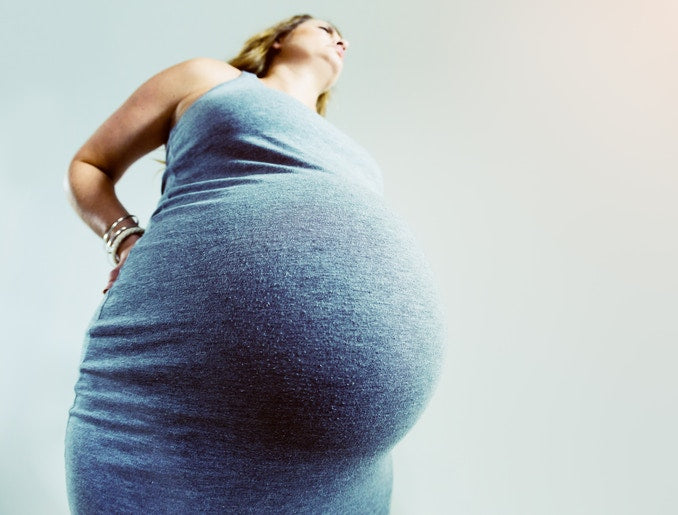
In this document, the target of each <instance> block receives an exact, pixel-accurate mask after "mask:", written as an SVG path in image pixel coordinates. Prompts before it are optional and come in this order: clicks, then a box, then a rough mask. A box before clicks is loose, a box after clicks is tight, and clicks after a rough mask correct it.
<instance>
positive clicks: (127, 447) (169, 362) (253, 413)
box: [66, 72, 443, 514]
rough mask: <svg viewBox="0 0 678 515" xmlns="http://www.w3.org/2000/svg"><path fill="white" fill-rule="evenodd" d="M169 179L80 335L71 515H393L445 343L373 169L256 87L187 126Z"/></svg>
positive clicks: (281, 98)
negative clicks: (398, 479) (400, 475)
mask: <svg viewBox="0 0 678 515" xmlns="http://www.w3.org/2000/svg"><path fill="white" fill-rule="evenodd" d="M166 161H167V167H166V170H165V173H164V175H163V181H162V184H163V193H162V197H161V199H160V201H159V204H158V207H157V209H156V210H155V212H154V213H153V215H152V217H151V220H150V222H149V224H148V226H147V230H146V233H145V234H144V236H143V237H142V238H141V239H140V240H139V241H138V243H137V244H136V245H135V246H134V247H133V248H132V251H131V252H130V254H129V257H128V259H127V261H126V262H125V264H124V266H123V267H122V269H121V271H120V275H119V277H118V279H117V281H116V282H115V283H114V284H113V287H112V288H111V289H110V290H109V292H108V293H107V294H106V295H105V297H104V299H103V301H102V303H101V305H100V306H99V308H98V310H97V312H96V313H95V315H94V317H93V319H92V321H91V324H90V327H89V328H88V331H87V334H86V338H85V342H84V347H83V354H82V362H81V366H80V376H79V379H78V382H77V384H76V387H75V394H76V395H75V400H74V404H73V406H72V408H71V410H70V416H69V422H68V428H67V434H66V468H67V486H68V495H69V502H70V505H71V510H72V511H73V512H74V513H337V514H339V513H341V514H346V513H351V514H359V513H388V511H389V505H390V496H391V484H392V468H391V457H390V450H391V449H392V448H393V446H394V445H395V444H396V443H397V442H398V441H399V440H400V439H401V438H402V437H403V436H404V435H405V434H406V433H407V432H408V431H409V429H410V428H411V427H412V426H413V424H414V423H415V421H416V419H417V418H418V417H419V415H420V414H421V412H422V411H423V409H424V407H425V405H426V403H427V401H428V399H429V398H430V396H431V394H432V391H433V388H434V386H435V382H436V378H437V375H438V371H439V367H440V361H441V354H442V342H443V324H442V317H441V313H440V308H439V304H438V301H437V296H436V291H435V287H434V282H433V278H432V276H431V273H430V270H429V267H428V265H427V263H426V261H425V259H424V257H423V255H422V253H421V251H420V250H419V248H418V246H417V244H416V242H415V241H414V239H413V237H412V234H411V232H410V231H409V230H408V229H407V227H406V225H405V224H404V223H403V221H402V220H401V219H400V218H398V217H397V216H396V215H395V214H394V213H393V211H392V210H391V209H390V208H389V207H388V206H387V205H386V203H385V202H384V200H383V199H382V183H381V175H380V171H379V169H378V167H377V165H376V164H375V162H374V161H373V159H372V158H371V157H370V156H369V155H368V154H367V152H366V151H365V150H364V149H362V148H361V147H360V146H359V145H358V144H356V143H355V142H354V141H352V140H351V139H350V138H348V137H347V136H346V135H344V134H343V133H342V132H341V131H339V130H338V129H337V128H335V127H334V126H333V125H332V124H330V123H329V122H328V121H327V120H325V119H324V118H323V117H321V116H319V115H318V114H316V113H314V112H313V111H312V110H310V109H309V108H307V107H306V106H305V105H303V104H302V103H301V102H299V101H297V100H296V99H294V98H292V97H290V96H288V95H287V94H285V93H282V92H280V91H276V90H273V89H270V88H268V87H267V86H265V85H264V84H263V83H262V82H260V81H259V79H258V78H257V77H256V76H255V75H252V74H250V73H247V72H244V73H242V75H240V76H239V77H238V78H236V79H234V80H231V81H228V82H226V83H223V84H220V85H218V86H216V87H214V88H212V89H211V90H210V91H208V92H207V93H205V94H204V95H202V96H201V97H200V98H199V99H198V100H197V101H196V102H194V103H193V104H192V105H191V106H190V107H189V108H188V110H187V111H186V112H185V113H184V114H183V116H182V117H181V118H180V120H179V121H178V123H177V125H176V126H175V127H174V128H173V129H172V131H171V133H170V136H169V139H168V143H167V158H166Z"/></svg>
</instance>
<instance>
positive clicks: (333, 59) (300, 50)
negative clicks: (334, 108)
mask: <svg viewBox="0 0 678 515" xmlns="http://www.w3.org/2000/svg"><path fill="white" fill-rule="evenodd" d="M273 46H274V48H277V49H278V50H279V57H280V58H283V59H290V60H292V59H308V58H309V57H313V58H317V59H319V61H320V62H324V63H328V64H329V65H330V68H331V70H332V71H333V73H334V74H335V75H336V76H337V77H338V76H339V73H340V72H341V69H342V67H343V64H344V54H345V52H346V49H347V48H348V42H347V41H346V40H345V39H343V38H342V37H341V35H340V34H339V31H337V29H336V28H335V27H334V26H333V25H332V24H331V23H328V22H326V21H323V20H317V19H311V20H306V21H305V22H303V23H301V24H299V25H298V26H297V27H296V28H295V29H294V30H293V31H292V32H290V33H289V34H288V35H287V36H285V37H284V38H283V39H282V41H278V42H276V43H274V45H273Z"/></svg>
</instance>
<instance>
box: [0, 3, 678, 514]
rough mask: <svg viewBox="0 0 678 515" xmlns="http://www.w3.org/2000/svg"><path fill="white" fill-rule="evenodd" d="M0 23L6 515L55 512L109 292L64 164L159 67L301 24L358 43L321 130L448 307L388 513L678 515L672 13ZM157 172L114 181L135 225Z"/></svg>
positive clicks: (77, 17)
mask: <svg viewBox="0 0 678 515" xmlns="http://www.w3.org/2000/svg"><path fill="white" fill-rule="evenodd" d="M1 5H2V7H1V12H0V40H1V44H0V69H1V70H2V79H1V81H0V102H1V104H0V172H1V174H0V206H1V207H2V216H0V259H1V262H0V291H1V295H2V297H1V299H0V316H1V317H2V318H1V322H2V337H1V338H2V356H1V359H0V395H1V398H0V400H1V402H2V405H1V412H0V413H1V419H0V420H1V425H0V512H1V513H3V514H4V513H8V514H23V513H36V514H37V513H50V514H61V513H67V510H68V508H67V504H66V497H65V486H64V472H63V436H64V429H65V424H66V416H67V411H68V409H69V407H70V404H71V402H72V398H73V385H74V383H75V380H76V377H77V367H78V363H79V358H80V350H81V344H82V338H83V335H84V331H85V328H86V325H87V322H88V320H89V318H90V317H91V315H92V313H93V311H94V309H95V307H96V306H97V304H98V302H99V301H100V299H101V288H102V287H103V286H104V284H105V282H106V277H107V274H108V264H107V261H106V259H105V257H104V253H103V252H102V248H101V245H100V242H99V241H98V240H97V238H96V237H95V236H94V235H93V234H92V233H90V232H89V230H88V229H87V228H86V227H85V225H84V224H82V222H80V221H79V219H77V217H76V216H75V214H74V213H73V212H72V211H71V209H70V207H69V206H68V204H67V202H66V199H65V196H64V194H63V190H62V179H63V176H64V173H65V171H66V169H67V167H68V163H69V161H70V159H71V157H72V155H73V154H74V153H75V151H76V150H77V149H78V148H79V146H80V145H81V144H82V143H83V142H84V141H85V139H86V138H87V137H88V136H89V135H90V134H91V132H93V131H94V130H95V129H96V127H97V126H98V125H99V124H100V123H101V122H103V120H104V119H105V118H106V117H107V116H108V115H109V114H110V113H111V112H112V111H113V110H114V109H115V108H116V107H117V106H118V105H120V104H121V103H122V102H123V101H124V99H125V98H126V97H127V96H128V95H129V94H130V93H131V92H132V91H133V90H134V89H135V88H136V87H137V86H138V85H139V84H141V83H142V82H143V81H144V80H146V79H147V78H148V77H149V76H151V75H152V74H154V73H156V72H157V71H160V70H162V69H164V68H166V67H168V66H170V65H172V64H174V63H176V62H179V61H182V60H184V59H188V58H191V57H196V56H209V57H215V58H224V59H225V58H228V57H231V56H232V55H234V54H235V53H236V52H237V50H238V49H239V47H240V45H241V44H242V42H243V41H244V40H245V39H246V38H247V37H248V36H249V35H251V34H253V33H255V32H257V31H258V30H260V29H262V28H264V27H266V26H268V25H270V24H272V23H274V22H276V21H278V20H279V19H281V18H285V17H287V16H289V15H291V14H296V13H301V12H307V11H308V12H311V13H312V14H314V15H315V16H318V17H321V18H325V19H329V20H330V21H332V22H334V23H335V24H336V25H338V26H339V28H340V29H341V30H342V31H343V32H344V34H345V36H346V37H347V38H348V39H349V40H350V41H351V43H352V47H351V48H350V50H349V53H348V54H347V63H346V66H345V70H344V75H343V77H342V79H341V80H340V82H339V84H338V87H337V90H336V95H335V98H334V102H333V103H332V104H331V105H330V110H329V114H328V117H329V119H330V121H332V122H333V123H335V124H336V125H338V126H339V127H341V128H342V129H344V130H345V131H346V132H348V133H349V134H350V135H351V136H353V137H354V138H355V139H357V140H358V141H359V142H361V143H362V144H363V145H364V146H365V147H367V148H368V149H369V150H370V152H372V154H373V155H374V156H375V157H376V159H377V160H378V161H379V163H380V164H381V166H382V168H383V171H384V174H385V177H386V192H387V196H388V198H389V199H390V201H391V202H392V204H393V205H394V206H395V207H396V209H398V210H399V211H400V212H401V214H402V215H403V216H405V218H406V219H407V220H408V221H409V222H410V223H411V225H412V227H413V229H414V231H415V233H416V234H417V236H418V238H419V241H420V242H421V245H422V247H423V248H424V250H425V251H426V253H427V254H428V255H429V257H430V260H431V262H432V264H433V267H434V269H435V271H436V273H437V274H438V277H439V280H440V286H441V291H442V292H443V297H444V301H445V305H446V311H447V317H448V325H449V338H448V342H447V359H446V362H445V367H444V373H443V376H442V378H441V380H440V385H439V388H438V390H437V392H436V395H435V397H434V398H433V400H432V402H431V404H430V405H429V408H428V410H427V411H426V413H425V415H424V416H423V417H422V418H421V420H420V422H419V424H418V425H417V426H416V427H415V429H414V430H413V431H412V432H411V433H410V434H409V435H408V436H407V437H406V438H405V440H403V442H402V443H401V444H400V445H399V447H398V448H397V450H396V452H395V467H396V470H395V484H394V495H393V513H394V514H438V513H440V514H453V515H461V514H469V515H481V514H483V515H484V514H498V515H513V514H515V515H531V514H534V515H537V514H539V515H541V514H568V515H569V514H595V515H600V514H610V515H624V514H653V515H659V514H666V515H668V514H673V513H677V512H678V488H676V484H677V483H678V470H677V468H678V467H677V465H676V463H677V462H678V445H677V443H676V434H678V417H677V416H676V401H677V400H678V399H677V398H676V397H677V392H678V388H677V386H678V384H677V383H678V380H677V379H676V362H677V360H676V358H678V351H677V350H676V343H677V342H678V322H677V319H678V316H677V313H678V273H677V272H676V263H678V243H677V241H676V227H677V225H678V207H677V198H678V178H677V177H676V172H677V171H678V166H677V165H678V150H677V149H678V145H676V138H677V136H678V102H677V99H676V98H677V93H678V73H677V71H676V70H677V69H678V67H677V66H676V65H677V59H678V44H677V38H678V36H676V26H678V4H677V3H676V2H675V1H674V0H635V1H629V0H553V1H544V0H505V1H500V0H456V1H455V0H452V1H442V0H440V1H435V0H418V1H416V2H414V1H402V0H395V1H372V2H367V1H360V0H344V1H342V2H326V1H313V2H311V1H305V2H304V1H288V2H278V1H273V0H270V1H267V0H249V1H247V2H225V1H208V0H194V1H191V2H176V1H171V0H163V1H159V0H157V1H134V2H132V1H123V0H118V1H104V0H102V1H97V2H91V1H84V0H83V1H70V2H69V1H63V2H48V1H46V0H43V1H37V2H30V1H27V2H23V3H19V2H9V1H5V0H3V2H2V4H1ZM153 157H160V158H162V153H161V152H160V153H156V154H154V155H152V156H149V157H146V158H143V159H142V160H140V161H139V162H138V163H137V164H135V165H134V166H133V167H132V168H131V169H130V171H129V172H128V174H127V175H126V176H125V178H124V179H123V181H122V182H121V184H120V188H119V194H120V196H121V197H122V199H123V201H124V203H125V205H126V206H127V207H128V209H129V210H130V211H132V212H134V213H137V214H139V215H140V217H141V218H142V221H145V220H146V219H147V218H148V216H149V215H150V212H151V211H152V210H153V207H154V204H155V202H156V200H157V198H158V196H159V186H160V172H159V170H160V168H161V165H159V164H158V163H157V162H155V161H153Z"/></svg>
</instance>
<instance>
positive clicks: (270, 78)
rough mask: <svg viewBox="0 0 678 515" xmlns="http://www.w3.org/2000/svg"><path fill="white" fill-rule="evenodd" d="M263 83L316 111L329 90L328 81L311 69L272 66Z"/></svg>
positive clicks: (263, 78) (279, 65)
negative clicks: (320, 98) (317, 105)
mask: <svg viewBox="0 0 678 515" xmlns="http://www.w3.org/2000/svg"><path fill="white" fill-rule="evenodd" d="M261 81H262V82H263V83H264V84H266V85H267V86H268V87H270V88H273V89H277V90H280V91H283V92H285V93H287V94H288V95H290V96H291V97H294V98H296V99H297V100H299V101H300V102H302V103H303V104H305V105H306V106H308V107H310V108H311V109H313V110H314V111H315V110H316V102H317V101H318V97H319V96H320V94H321V93H322V92H323V91H326V90H327V88H329V86H330V84H328V80H327V79H326V78H323V77H321V76H320V74H318V72H317V70H313V69H311V68H309V67H299V66H289V65H287V64H283V63H281V64H275V63H274V64H273V65H271V67H270V69H269V70H268V73H267V74H266V76H265V77H262V78H261Z"/></svg>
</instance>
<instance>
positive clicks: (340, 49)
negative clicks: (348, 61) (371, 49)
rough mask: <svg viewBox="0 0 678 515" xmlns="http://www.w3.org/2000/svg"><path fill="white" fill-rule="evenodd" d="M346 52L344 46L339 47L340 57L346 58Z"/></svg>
mask: <svg viewBox="0 0 678 515" xmlns="http://www.w3.org/2000/svg"><path fill="white" fill-rule="evenodd" d="M344 52H346V50H345V49H344V47H337V54H339V57H341V58H342V59H343V58H344Z"/></svg>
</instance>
